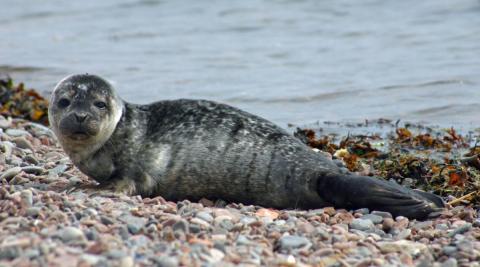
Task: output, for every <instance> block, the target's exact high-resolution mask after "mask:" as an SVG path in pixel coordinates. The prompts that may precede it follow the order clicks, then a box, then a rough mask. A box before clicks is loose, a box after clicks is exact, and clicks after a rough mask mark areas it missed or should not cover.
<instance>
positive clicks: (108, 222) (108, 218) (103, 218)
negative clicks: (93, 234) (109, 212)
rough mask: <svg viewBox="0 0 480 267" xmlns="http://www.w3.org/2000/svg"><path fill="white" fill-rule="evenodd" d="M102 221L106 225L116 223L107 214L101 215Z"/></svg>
mask: <svg viewBox="0 0 480 267" xmlns="http://www.w3.org/2000/svg"><path fill="white" fill-rule="evenodd" d="M100 221H101V222H102V223H103V224H105V225H110V224H114V223H115V222H114V220H113V219H112V218H110V217H108V216H106V215H102V216H100Z"/></svg>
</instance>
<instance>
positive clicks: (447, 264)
mask: <svg viewBox="0 0 480 267" xmlns="http://www.w3.org/2000/svg"><path fill="white" fill-rule="evenodd" d="M457 266H458V265H457V260H456V259H455V258H449V259H447V260H446V261H444V262H442V264H441V265H440V267H457Z"/></svg>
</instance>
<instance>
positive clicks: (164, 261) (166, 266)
mask: <svg viewBox="0 0 480 267" xmlns="http://www.w3.org/2000/svg"><path fill="white" fill-rule="evenodd" d="M153 260H154V262H155V265H156V266H157V267H177V266H179V262H178V260H177V258H174V257H165V256H163V257H159V258H157V257H155V258H154V259H153Z"/></svg>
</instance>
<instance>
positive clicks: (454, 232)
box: [448, 223, 472, 237]
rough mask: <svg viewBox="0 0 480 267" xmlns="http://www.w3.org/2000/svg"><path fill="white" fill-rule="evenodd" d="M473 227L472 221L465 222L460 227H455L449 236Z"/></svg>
mask: <svg viewBox="0 0 480 267" xmlns="http://www.w3.org/2000/svg"><path fill="white" fill-rule="evenodd" d="M471 228H472V224H471V223H465V224H463V225H461V226H459V227H457V228H456V229H454V230H453V231H452V232H450V233H449V234H448V236H449V237H454V236H455V235H457V234H463V233H465V232H467V231H469V230H470V229H471Z"/></svg>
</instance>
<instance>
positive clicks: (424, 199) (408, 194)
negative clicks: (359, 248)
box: [317, 173, 444, 219]
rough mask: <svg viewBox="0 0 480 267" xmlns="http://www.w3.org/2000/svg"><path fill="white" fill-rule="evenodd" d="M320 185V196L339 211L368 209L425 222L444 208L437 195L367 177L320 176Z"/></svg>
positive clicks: (331, 174)
mask: <svg viewBox="0 0 480 267" xmlns="http://www.w3.org/2000/svg"><path fill="white" fill-rule="evenodd" d="M317 186H318V188H317V190H318V193H319V195H320V197H321V198H322V199H324V200H325V201H327V202H330V203H331V204H333V206H335V207H339V208H350V209H357V208H369V209H370V210H381V211H388V212H390V213H391V214H392V215H393V216H399V215H402V216H405V217H408V218H411V219H423V218H427V217H428V215H429V214H430V213H432V212H435V211H439V210H440V209H441V208H443V207H444V204H443V201H442V199H441V198H440V197H438V196H436V195H434V194H430V193H426V192H423V191H417V190H411V189H408V188H405V187H403V186H401V185H398V184H396V183H393V182H389V181H385V180H382V179H379V178H374V177H368V176H358V175H353V174H352V175H348V174H338V173H335V174H333V173H330V174H325V175H323V176H322V177H319V180H318V184H317Z"/></svg>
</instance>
